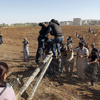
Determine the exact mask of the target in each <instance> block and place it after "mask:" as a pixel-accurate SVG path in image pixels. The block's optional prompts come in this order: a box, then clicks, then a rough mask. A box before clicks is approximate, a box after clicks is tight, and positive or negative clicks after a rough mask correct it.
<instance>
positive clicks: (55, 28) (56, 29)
mask: <svg viewBox="0 0 100 100" xmlns="http://www.w3.org/2000/svg"><path fill="white" fill-rule="evenodd" d="M43 24H44V26H45V27H47V28H48V27H51V28H52V32H51V35H53V36H54V39H53V40H52V41H51V48H52V52H53V57H57V54H56V52H55V46H54V45H55V44H56V48H57V52H58V55H60V46H59V43H61V42H63V41H64V36H63V34H62V31H61V28H60V24H59V23H58V21H57V20H55V19H52V20H51V22H50V24H49V25H47V24H45V23H43Z"/></svg>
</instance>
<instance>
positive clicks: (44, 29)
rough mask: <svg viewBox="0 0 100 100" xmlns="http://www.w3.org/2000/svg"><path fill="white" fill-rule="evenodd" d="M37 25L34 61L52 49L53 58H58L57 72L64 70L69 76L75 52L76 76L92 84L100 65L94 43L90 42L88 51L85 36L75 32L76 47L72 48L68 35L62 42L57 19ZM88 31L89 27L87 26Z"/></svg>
mask: <svg viewBox="0 0 100 100" xmlns="http://www.w3.org/2000/svg"><path fill="white" fill-rule="evenodd" d="M39 25H40V26H41V30H40V34H39V37H38V49H37V53H36V63H37V64H39V61H40V59H41V56H42V54H50V53H49V52H50V51H52V53H53V56H52V57H53V59H58V61H59V65H58V70H59V72H60V73H62V74H63V72H64V71H65V72H66V75H67V76H68V77H71V76H72V74H73V68H74V57H75V55H74V54H76V70H77V78H78V79H80V80H81V79H82V80H85V79H86V77H88V78H89V80H90V82H91V85H93V83H94V81H95V80H96V74H97V69H98V68H97V67H98V66H99V65H100V64H99V62H100V60H99V50H98V49H97V48H95V43H91V48H92V51H91V52H90V53H89V48H88V44H87V42H86V39H85V36H84V35H83V36H82V37H80V35H78V33H77V32H76V38H78V39H79V43H78V46H77V47H76V48H72V44H73V40H72V37H71V36H69V37H68V39H67V43H66V44H65V43H63V41H64V36H63V33H62V31H61V28H60V24H59V23H58V21H57V20H55V19H52V20H51V21H50V22H49V23H47V22H45V23H44V22H43V23H40V24H39ZM90 31H91V28H89V32H90ZM48 33H50V34H51V35H53V36H54V39H49V38H48ZM48 41H49V42H48ZM45 44H46V45H45ZM89 66H92V67H89Z"/></svg>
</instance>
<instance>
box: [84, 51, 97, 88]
mask: <svg viewBox="0 0 100 100" xmlns="http://www.w3.org/2000/svg"><path fill="white" fill-rule="evenodd" d="M89 58H91V60H90V62H89V63H88V66H87V68H86V71H85V73H86V75H87V76H88V78H89V79H90V82H91V85H92V86H93V85H94V81H95V80H96V74H97V53H96V52H94V51H93V52H92V53H91V56H89Z"/></svg>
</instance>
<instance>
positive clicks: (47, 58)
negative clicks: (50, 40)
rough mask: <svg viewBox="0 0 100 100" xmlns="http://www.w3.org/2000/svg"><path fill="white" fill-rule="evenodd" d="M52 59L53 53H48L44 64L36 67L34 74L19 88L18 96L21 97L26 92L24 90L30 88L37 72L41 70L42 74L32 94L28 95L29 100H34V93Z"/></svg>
mask: <svg viewBox="0 0 100 100" xmlns="http://www.w3.org/2000/svg"><path fill="white" fill-rule="evenodd" d="M51 60H52V54H51V55H47V57H46V58H45V60H44V61H43V62H42V64H41V65H40V66H39V67H38V68H36V69H35V71H34V72H33V74H32V75H31V76H30V78H29V79H28V80H27V82H26V83H25V84H24V85H23V86H22V87H21V89H20V90H19V92H18V94H17V98H20V96H21V95H22V94H23V93H24V91H25V90H26V89H27V88H28V86H29V85H30V83H31V82H32V81H33V80H34V78H35V77H36V76H37V74H38V73H39V72H40V70H42V71H41V74H40V75H39V77H38V79H37V81H36V83H35V85H34V87H33V89H32V91H31V93H30V96H29V97H28V99H27V100H32V99H33V96H34V93H35V91H36V89H37V87H38V85H39V83H40V82H41V80H42V78H43V76H44V74H45V72H46V70H47V69H48V67H49V64H50V62H51Z"/></svg>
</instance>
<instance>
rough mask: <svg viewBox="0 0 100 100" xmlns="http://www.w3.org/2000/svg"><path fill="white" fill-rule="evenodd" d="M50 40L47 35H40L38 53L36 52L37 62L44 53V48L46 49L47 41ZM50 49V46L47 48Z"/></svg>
mask: <svg viewBox="0 0 100 100" xmlns="http://www.w3.org/2000/svg"><path fill="white" fill-rule="evenodd" d="M49 41H50V40H49V39H48V38H47V37H45V38H42V37H40V36H39V37H38V49H37V53H36V62H38V61H39V60H40V58H41V55H42V53H43V50H44V49H45V43H47V42H49ZM47 49H48V50H49V47H48V48H47Z"/></svg>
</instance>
